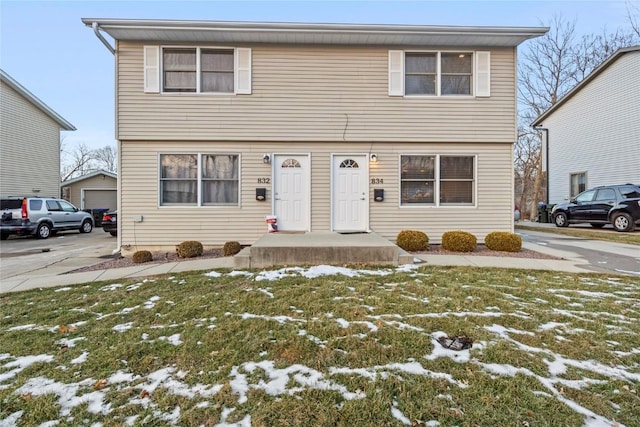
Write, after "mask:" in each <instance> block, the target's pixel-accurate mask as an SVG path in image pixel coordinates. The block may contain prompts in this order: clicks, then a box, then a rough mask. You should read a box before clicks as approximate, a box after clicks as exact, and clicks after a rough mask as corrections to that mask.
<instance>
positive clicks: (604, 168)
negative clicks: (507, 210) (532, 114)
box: [532, 46, 640, 204]
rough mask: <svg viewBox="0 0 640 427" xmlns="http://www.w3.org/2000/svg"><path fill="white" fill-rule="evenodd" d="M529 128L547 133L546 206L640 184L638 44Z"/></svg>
mask: <svg viewBox="0 0 640 427" xmlns="http://www.w3.org/2000/svg"><path fill="white" fill-rule="evenodd" d="M532 125H533V126H536V127H537V126H539V127H542V128H545V129H548V131H547V132H545V133H547V137H548V139H547V141H546V143H547V144H548V150H547V156H548V160H547V161H548V177H549V182H548V185H549V203H552V204H556V203H560V202H562V201H565V200H567V199H569V198H571V197H574V196H575V195H577V194H578V193H580V192H582V191H584V190H586V189H588V188H591V187H597V186H600V185H611V184H625V183H632V184H640V46H635V47H629V48H624V49H620V50H618V51H616V52H615V53H614V54H613V55H612V56H611V57H610V58H609V59H607V60H606V61H605V62H603V63H602V64H601V65H600V66H599V67H598V68H596V69H595V70H594V71H593V72H592V73H591V74H589V76H587V77H586V78H585V79H584V80H583V81H582V82H580V83H579V84H578V85H576V87H575V88H573V89H572V90H571V91H570V92H569V93H567V94H566V95H565V96H564V97H562V98H561V99H560V100H559V101H558V102H557V103H556V104H555V105H554V106H553V107H551V108H550V109H549V110H547V111H546V112H545V113H544V114H542V115H541V116H540V117H538V118H537V119H536V120H535V121H534V122H533V124H532Z"/></svg>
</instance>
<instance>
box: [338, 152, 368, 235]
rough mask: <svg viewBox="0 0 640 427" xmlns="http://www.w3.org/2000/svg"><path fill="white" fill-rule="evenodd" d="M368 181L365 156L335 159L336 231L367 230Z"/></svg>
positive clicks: (347, 156)
mask: <svg viewBox="0 0 640 427" xmlns="http://www.w3.org/2000/svg"><path fill="white" fill-rule="evenodd" d="M368 179H369V162H368V160H367V156H366V155H365V154H356V155H334V156H333V179H332V184H331V185H332V194H333V196H332V215H333V218H332V219H333V231H345V232H359V231H367V230H368V228H369V187H368Z"/></svg>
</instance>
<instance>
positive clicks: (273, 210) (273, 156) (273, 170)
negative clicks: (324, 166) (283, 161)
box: [269, 151, 312, 232]
mask: <svg viewBox="0 0 640 427" xmlns="http://www.w3.org/2000/svg"><path fill="white" fill-rule="evenodd" d="M269 155H270V156H271V163H270V166H271V215H275V214H276V196H275V187H276V168H275V167H274V165H275V164H276V163H275V160H276V157H277V156H283V157H284V156H305V157H307V159H308V161H309V171H308V173H307V188H306V193H307V206H308V209H307V229H306V230H301V231H307V232H310V231H311V211H312V205H311V200H312V197H311V175H312V174H311V172H312V167H311V160H312V159H311V153H310V152H306V153H294V152H290V151H282V152H273V153H270V154H269ZM285 231H286V230H285Z"/></svg>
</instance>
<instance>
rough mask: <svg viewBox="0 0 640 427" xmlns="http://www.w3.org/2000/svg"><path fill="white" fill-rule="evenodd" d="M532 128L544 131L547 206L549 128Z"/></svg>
mask: <svg viewBox="0 0 640 427" xmlns="http://www.w3.org/2000/svg"><path fill="white" fill-rule="evenodd" d="M533 128H534V129H535V130H537V131H544V133H545V137H544V152H545V156H544V167H545V169H546V171H547V176H546V180H545V181H546V188H545V193H546V196H545V198H546V199H547V206H548V205H549V129H548V128H544V127H542V126H541V125H539V126H533Z"/></svg>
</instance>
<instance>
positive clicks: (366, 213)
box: [329, 152, 371, 233]
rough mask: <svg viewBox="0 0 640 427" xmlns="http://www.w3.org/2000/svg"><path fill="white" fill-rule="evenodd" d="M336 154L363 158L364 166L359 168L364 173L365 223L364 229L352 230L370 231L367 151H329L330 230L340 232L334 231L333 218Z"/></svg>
mask: <svg viewBox="0 0 640 427" xmlns="http://www.w3.org/2000/svg"><path fill="white" fill-rule="evenodd" d="M337 156H347V157H348V156H360V157H363V158H364V161H363V163H364V164H365V166H364V167H362V168H361V170H362V171H363V173H364V182H365V188H364V194H365V196H364V197H365V199H364V201H365V203H364V212H363V213H364V216H365V218H366V220H365V225H364V230H353V232H363V233H370V232H371V223H370V218H369V205H370V195H369V193H370V191H369V154H368V153H352V152H350V153H331V160H330V161H331V169H330V170H331V172H330V173H331V178H330V180H329V182H330V184H329V185H330V186H331V188H330V190H331V191H330V193H331V208H330V209H331V231H335V232H337V233H339V232H341V231H336V229H335V218H334V209H333V208H334V202H335V184H336V183H335V169H336V162H335V158H336V157H337ZM347 232H348V231H347Z"/></svg>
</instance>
